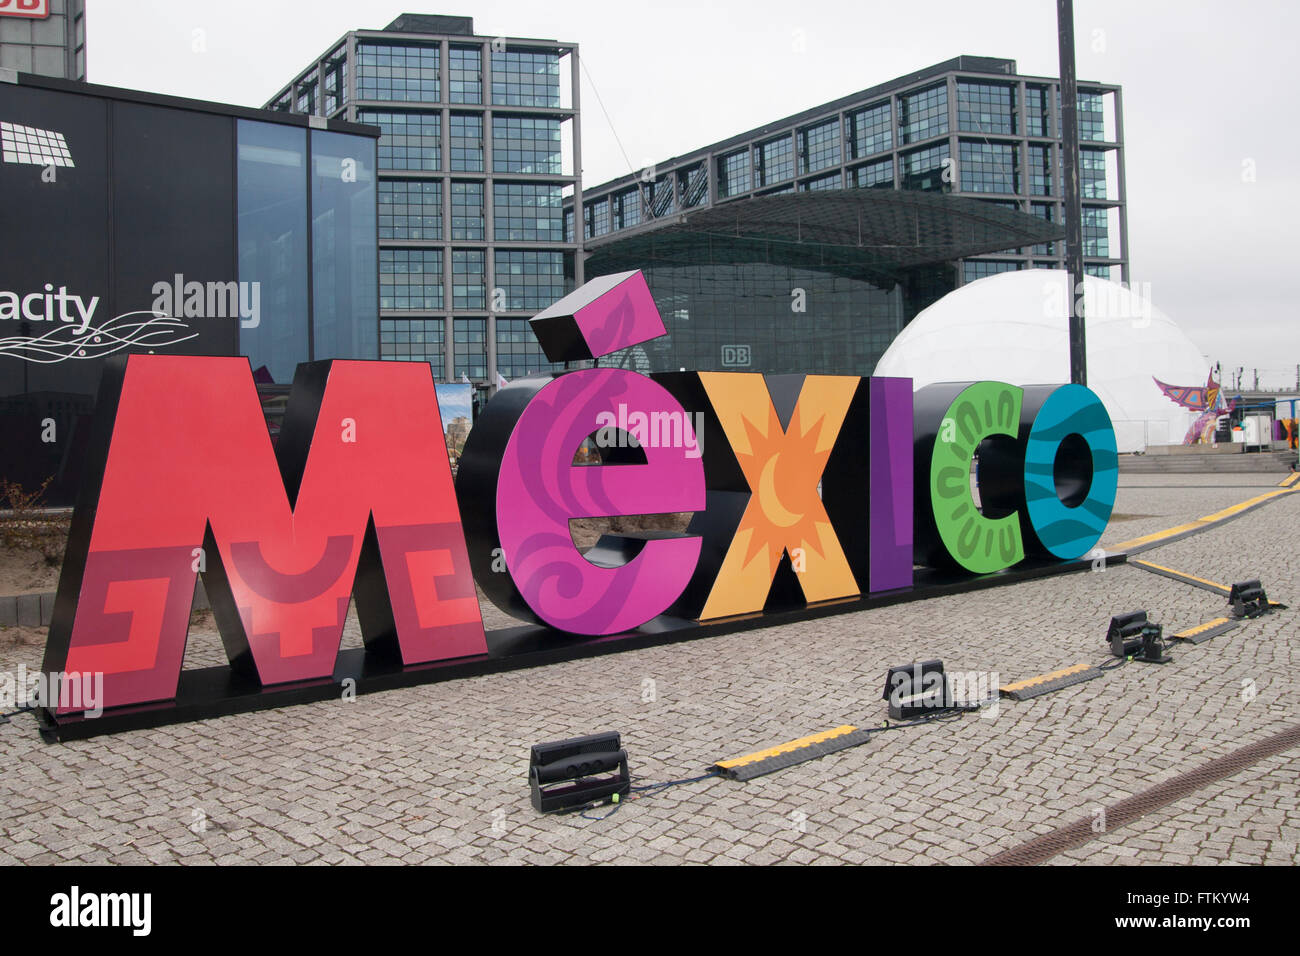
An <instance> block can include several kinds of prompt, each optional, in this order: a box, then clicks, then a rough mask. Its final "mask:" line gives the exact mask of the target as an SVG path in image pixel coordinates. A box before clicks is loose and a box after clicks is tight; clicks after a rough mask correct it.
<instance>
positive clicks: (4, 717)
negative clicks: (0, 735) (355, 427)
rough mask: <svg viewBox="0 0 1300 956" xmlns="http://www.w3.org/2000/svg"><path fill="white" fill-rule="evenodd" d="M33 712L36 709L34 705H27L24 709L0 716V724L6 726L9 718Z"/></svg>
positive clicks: (20, 708)
mask: <svg viewBox="0 0 1300 956" xmlns="http://www.w3.org/2000/svg"><path fill="white" fill-rule="evenodd" d="M35 710H36V707H35V706H34V705H32V704H28V705H26V706H25V707H19V708H18V709H17V710H11V711H9V713H7V714H0V724H7V723H9V718H11V717H17V716H18V715H19V714H30V713H32V712H34V711H35Z"/></svg>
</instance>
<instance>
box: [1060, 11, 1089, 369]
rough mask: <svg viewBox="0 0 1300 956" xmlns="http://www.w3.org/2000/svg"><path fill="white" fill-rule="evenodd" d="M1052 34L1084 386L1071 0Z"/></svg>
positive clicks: (1075, 343)
mask: <svg viewBox="0 0 1300 956" xmlns="http://www.w3.org/2000/svg"><path fill="white" fill-rule="evenodd" d="M1056 34H1057V45H1058V48H1059V51H1060V57H1061V127H1062V129H1061V152H1062V153H1063V154H1064V155H1063V156H1062V157H1061V165H1062V172H1063V174H1064V177H1065V196H1064V197H1063V198H1064V200H1065V268H1066V271H1067V272H1069V274H1070V291H1069V295H1068V296H1066V298H1067V300H1068V305H1067V308H1068V309H1069V312H1068V313H1067V314H1068V315H1069V321H1070V381H1071V382H1072V383H1074V384H1075V385H1087V384H1088V343H1087V335H1086V332H1085V329H1084V307H1083V206H1082V203H1081V202H1080V197H1079V117H1078V103H1077V100H1078V95H1079V91H1078V86H1077V84H1076V83H1075V76H1074V0H1056Z"/></svg>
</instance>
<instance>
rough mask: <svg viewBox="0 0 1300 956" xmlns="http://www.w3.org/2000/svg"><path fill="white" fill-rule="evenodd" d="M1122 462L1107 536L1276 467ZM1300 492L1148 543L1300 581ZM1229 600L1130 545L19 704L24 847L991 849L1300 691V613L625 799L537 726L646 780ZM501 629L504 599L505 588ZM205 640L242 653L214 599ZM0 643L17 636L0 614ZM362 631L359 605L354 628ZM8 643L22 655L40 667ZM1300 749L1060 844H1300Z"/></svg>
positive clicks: (1165, 555) (16, 850) (724, 856)
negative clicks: (296, 671) (38, 725)
mask: <svg viewBox="0 0 1300 956" xmlns="http://www.w3.org/2000/svg"><path fill="white" fill-rule="evenodd" d="M1223 477H1224V479H1225V481H1227V482H1228V483H1229V484H1227V485H1218V484H1216V476H1199V475H1174V476H1163V475H1160V476H1148V475H1143V476H1121V485H1122V488H1121V494H1120V497H1119V502H1118V505H1117V509H1116V510H1117V511H1118V512H1119V513H1120V514H1121V515H1125V516H1127V515H1148V516H1150V517H1147V518H1125V519H1124V520H1120V521H1117V522H1116V523H1115V525H1114V526H1113V527H1112V529H1111V530H1110V531H1109V532H1108V534H1107V537H1106V541H1107V542H1109V543H1113V542H1115V541H1119V540H1124V539H1126V538H1130V537H1134V536H1136V535H1138V534H1144V533H1148V532H1150V531H1154V530H1159V529H1160V528H1163V527H1168V526H1170V525H1173V524H1177V523H1180V522H1182V521H1185V520H1187V519H1190V518H1194V517H1198V516H1200V515H1203V514H1207V513H1209V512H1211V511H1214V510H1216V509H1218V508H1222V507H1224V506H1226V505H1229V504H1232V503H1235V502H1237V501H1242V500H1245V499H1246V498H1250V497H1253V496H1254V495H1256V494H1259V493H1261V492H1262V491H1265V490H1268V489H1269V488H1272V487H1274V486H1275V484H1276V481H1277V478H1278V476H1253V475H1245V476H1242V475H1229V476H1223ZM1297 527H1300V494H1293V495H1288V496H1285V497H1283V498H1282V499H1281V500H1279V501H1275V502H1272V503H1270V504H1268V505H1266V506H1264V507H1263V508H1261V509H1258V510H1256V511H1254V512H1251V513H1249V514H1247V515H1244V516H1243V517H1240V518H1238V519H1236V520H1234V521H1231V522H1228V523H1226V524H1223V525H1222V526H1219V527H1216V528H1214V529H1213V530H1210V531H1207V532H1205V533H1203V534H1200V535H1196V536H1194V537H1191V538H1188V539H1185V540H1183V541H1179V542H1177V543H1174V544H1171V545H1168V546H1165V547H1162V548H1160V549H1158V550H1156V551H1153V552H1151V555H1150V556H1151V557H1152V558H1153V559H1154V560H1158V561H1159V562H1160V563H1162V564H1166V565H1169V566H1171V567H1174V568H1178V569H1180V570H1186V571H1188V572H1191V573H1194V574H1197V575H1199V576H1202V577H1206V578H1211V579H1214V580H1217V581H1223V582H1232V581H1236V580H1242V579H1245V578H1249V577H1256V576H1258V577H1261V578H1262V579H1263V581H1264V583H1265V586H1266V587H1267V588H1268V592H1269V594H1270V596H1272V597H1273V598H1275V599H1276V600H1281V601H1284V602H1287V603H1290V604H1293V605H1300V558H1297V556H1296V549H1295V546H1294V540H1295V539H1294V529H1295V528H1297ZM1224 607H1225V603H1224V601H1223V600H1222V599H1221V598H1219V597H1218V596H1217V595H1215V594H1212V593H1210V592H1207V591H1204V590H1198V589H1196V588H1192V587H1189V586H1186V585H1184V584H1180V583H1178V582H1175V581H1172V580H1169V579H1166V578H1162V577H1159V576H1156V575H1153V574H1150V573H1148V572H1145V571H1142V570H1140V569H1138V568H1136V567H1128V566H1122V565H1118V566H1117V565H1110V566H1108V567H1106V568H1105V569H1104V570H1101V571H1098V572H1092V573H1080V574H1074V575H1067V576H1062V577H1057V578H1052V579H1047V580H1039V581H1034V582H1029V583H1024V584H1020V585H1015V586H1012V587H1006V588H998V589H993V590H987V591H982V592H975V593H972V594H966V595H960V596H954V597H947V598H940V599H935V600H930V601H925V602H918V603H913V604H904V605H899V606H896V607H891V608H886V609H880V610H873V611H867V612H860V613H853V614H845V615H840V616H837V617H832V618H825V619H822V620H818V621H810V622H807V623H801V624H793V625H787V626H783V627H774V628H768V629H763V630H757V631H750V632H747V633H740V634H731V635H724V636H719V637H710V638H707V639H702V640H697V641H691V642H685V643H680V644H675V645H668V646H664V647H657V648H651V649H647V650H641V651H631V652H625V653H620V654H614V655H611V656H606V657H600V658H592V659H586V660H579V661H573V662H569V663H565V664H557V665H551V666H548V667H543V668H535V669H531V670H524V671H515V672H511V673H504V674H496V675H491V676H486V677H480V678H473V679H467V680H461V681H454V682H448V683H443V684H434V685H427V686H423V687H418V688H412V689H407V690H400V691H391V692H387V693H381V694H374V695H363V696H361V697H359V698H357V699H356V700H355V701H353V702H344V701H339V702H333V703H319V704H311V705H304V706H298V707H292V708H285V709H280V710H272V711H266V712H261V713H254V714H245V715H238V716H234V717H227V718H222V719H218V720H209V721H202V722H197V723H191V724H182V725H178V726H174V727H166V728H160V729H157V730H150V731H140V732H132V733H124V734H120V735H116V736H108V737H101V738H97V739H93V740H88V741H79V742H74V743H70V744H63V745H46V744H43V743H41V742H40V741H39V738H38V737H37V734H36V732H35V727H34V721H33V720H32V718H31V717H29V716H20V717H17V718H15V719H14V721H13V722H12V723H10V724H8V725H5V726H0V754H2V755H3V758H4V761H3V772H2V773H0V863H14V862H27V863H61V862H78V863H96V862H108V861H113V862H122V863H143V862H158V863H162V862H183V863H211V862H217V863H265V862H285V861H290V860H292V861H297V862H302V863H307V862H326V863H358V862H360V863H377V862H406V863H423V862H446V863H463V862H484V863H497V862H518V863H556V862H619V863H626V862H644V863H683V862H689V863H709V862H718V863H728V862H741V861H743V862H749V863H777V862H792V863H833V862H843V863H888V862H897V863H909V862H933V863H976V862H979V861H981V860H984V859H986V858H988V857H989V856H991V855H992V854H994V853H996V852H999V851H1001V850H1005V849H1008V848H1010V847H1013V846H1016V845H1018V844H1020V843H1022V842H1024V841H1025V840H1027V839H1029V838H1031V837H1033V836H1035V835H1037V834H1040V833H1045V832H1048V831H1050V830H1053V829H1055V828H1056V827H1058V826H1061V825H1063V824H1065V823H1069V822H1071V821H1074V820H1077V819H1079V818H1081V817H1086V816H1089V815H1093V814H1095V813H1096V810H1097V808H1099V807H1104V806H1105V805H1107V804H1109V803H1112V802H1114V801H1116V800H1118V799H1121V798H1123V797H1127V796H1130V795H1133V794H1136V793H1139V792H1141V791H1143V790H1145V789H1147V788H1148V787H1151V786H1152V785H1154V784H1156V783H1158V782H1160V781H1163V780H1165V779H1168V778H1169V777H1172V776H1175V775H1178V774H1181V773H1184V772H1186V771H1187V770H1189V769H1192V768H1194V767H1196V766H1198V765H1200V764H1202V763H1203V762H1205V761H1207V760H1210V759H1212V758H1214V757H1218V756H1221V755H1223V754H1226V753H1229V752H1231V751H1233V750H1235V749H1237V748H1239V747H1241V746H1243V745H1245V744H1248V743H1251V742H1254V741H1256V740H1260V739H1262V738H1264V737H1267V736H1270V735H1272V734H1274V733H1276V732H1278V731H1279V730H1281V729H1282V728H1284V727H1287V726H1290V725H1292V724H1294V723H1296V722H1297V720H1298V719H1300V718H1298V717H1297V714H1300V707H1298V705H1300V681H1298V680H1297V677H1300V637H1298V636H1297V627H1296V623H1295V622H1296V620H1297V614H1298V613H1300V612H1297V611H1288V612H1282V613H1278V614H1274V615H1271V616H1269V617H1266V618H1262V619H1259V620H1256V621H1251V622H1249V623H1247V624H1246V625H1244V626H1243V627H1241V628H1239V629H1238V630H1236V631H1234V632H1232V633H1230V634H1227V635H1224V636H1222V637H1219V638H1216V639H1214V640H1212V641H1210V642H1208V643H1206V644H1202V645H1200V646H1189V647H1176V648H1174V650H1173V654H1174V656H1175V658H1176V660H1175V661H1174V663H1172V664H1169V665H1166V666H1163V667H1159V666H1152V665H1141V664H1130V665H1127V666H1125V667H1123V668H1120V669H1118V670H1116V671H1113V672H1111V673H1108V674H1107V675H1105V676H1104V677H1102V678H1100V679H1098V680H1094V681H1091V682H1089V683H1086V684H1082V685H1078V686H1076V687H1072V688H1069V689H1067V690H1065V691H1063V692H1060V693H1057V694H1053V695H1050V696H1046V697H1042V698H1039V699H1037V700H1033V701H1028V702H1023V703H1012V702H1003V703H1002V704H1000V705H999V706H998V708H997V709H996V712H995V713H993V714H991V715H989V716H975V715H970V716H966V717H963V718H961V719H959V720H954V721H946V722H938V723H934V724H930V725H926V726H921V727H915V728H907V729H903V730H900V731H897V732H891V733H885V734H880V735H878V736H876V737H875V738H873V740H872V741H871V742H869V743H867V744H865V745H863V746H861V747H858V748H855V749H853V750H848V751H844V752H841V753H839V754H835V755H832V756H830V757H827V758H824V759H822V760H819V761H814V762H811V763H806V764H802V765H799V766H796V767H793V768H791V769H788V770H785V771H782V772H780V773H778V774H774V775H771V776H768V777H763V778H760V779H758V780H754V781H751V782H749V783H744V784H741V783H733V782H730V781H725V780H710V781H706V782H703V783H698V784H693V785H687V786H682V787H678V788H675V789H672V790H669V791H666V792H664V793H662V794H661V795H658V796H655V797H653V798H649V799H643V800H637V801H631V802H629V803H628V804H627V805H626V806H624V807H622V808H621V809H620V810H619V812H618V813H617V814H615V815H614V816H612V817H610V818H608V819H605V820H602V821H592V820H584V819H582V818H580V817H574V816H565V817H541V816H539V815H537V814H535V813H534V812H533V811H532V809H531V807H530V806H529V803H528V792H527V781H526V767H527V754H528V748H529V746H530V745H531V744H533V743H536V742H540V741H545V740H555V739H560V738H564V737H570V736H574V735H577V734H584V733H591V732H594V731H598V730H604V729H614V730H619V731H621V732H622V733H623V740H624V745H625V746H626V747H627V749H628V751H629V754H630V760H631V764H632V769H633V772H634V774H635V775H636V776H637V777H638V778H639V780H640V781H641V782H657V781H665V780H670V779H674V778H679V777H685V776H691V775H695V774H698V773H700V772H701V771H702V770H703V769H704V768H705V767H706V766H707V765H708V764H710V763H711V762H713V761H715V760H718V759H722V758H725V757H729V756H736V755H739V754H744V753H747V752H750V751H753V750H757V749H760V748H764V747H769V746H772V745H774V744H778V743H781V742H783V741H786V740H790V739H793V738H795V737H799V736H803V735H806V734H811V733H815V732H817V731H820V730H825V729H828V728H830V727H834V726H837V725H839V724H843V723H858V724H860V725H870V724H875V723H877V722H879V721H880V720H881V718H883V716H884V714H883V703H882V702H881V700H880V688H881V685H882V683H883V676H884V672H885V670H886V669H887V668H888V667H889V666H890V665H893V664H899V663H905V662H908V661H911V660H913V659H925V658H932V657H939V658H942V659H943V660H944V661H945V662H946V664H947V667H948V669H949V671H967V672H984V673H988V674H990V675H991V674H992V673H993V672H996V675H997V677H996V678H991V677H990V682H991V683H997V682H1001V683H1006V682H1008V681H1010V680H1016V679H1020V678H1024V677H1028V676H1032V675H1035V674H1039V673H1043V672H1046V671H1049V670H1053V669H1056V668H1059V667H1063V666H1066V665H1070V664H1075V663H1077V662H1080V661H1097V662H1100V661H1102V660H1104V659H1105V657H1106V652H1105V648H1104V645H1103V637H1104V633H1105V628H1106V624H1107V622H1108V620H1109V618H1110V616H1111V614H1112V613H1115V612H1121V611H1128V610H1133V609H1137V608H1145V609H1148V610H1149V611H1150V612H1151V614H1152V616H1153V617H1155V618H1157V619H1159V620H1160V621H1162V622H1163V623H1165V624H1166V625H1167V626H1168V627H1167V630H1173V629H1177V628H1180V627H1183V626H1187V625H1191V624H1195V623H1199V622H1201V621H1204V620H1208V619H1209V618H1211V617H1214V616H1218V615H1219V614H1221V613H1222V612H1223V610H1224ZM488 617H489V625H490V626H499V625H500V623H502V621H501V618H500V616H499V615H498V614H497V613H496V612H495V611H492V612H491V614H489V615H488ZM197 630H199V631H200V632H199V633H195V634H193V635H192V636H191V641H190V648H189V650H188V653H187V665H188V666H195V665H202V664H206V663H214V662H217V661H219V660H222V654H221V650H220V644H219V642H218V639H217V638H216V636H215V633H214V632H212V630H211V625H210V624H209V625H208V626H207V627H206V628H200V629H197ZM0 639H3V632H0ZM356 640H357V636H356V632H355V628H352V629H350V633H349V636H348V638H347V642H348V643H355V642H356ZM40 656H41V649H40V648H39V647H36V646H12V645H9V644H5V645H2V646H0V670H12V669H14V668H16V667H17V666H18V664H19V663H23V664H25V665H26V666H27V667H29V668H32V667H36V666H37V665H38V664H39V661H40ZM1298 775H1300V753H1298V752H1296V751H1289V752H1286V753H1282V754H1279V755H1277V756H1275V757H1270V758H1267V759H1265V760H1262V761H1260V762H1259V763H1257V764H1256V765H1254V766H1252V767H1250V768H1249V769H1247V770H1244V771H1242V772H1241V773H1239V774H1237V775H1235V776H1233V777H1229V778H1227V779H1224V780H1221V781H1219V782H1217V783H1215V784H1212V785H1210V786H1207V787H1205V788H1203V789H1202V790H1199V791H1197V792H1196V793H1194V794H1192V795H1191V796H1189V797H1187V798H1186V799H1184V800H1180V801H1177V802H1175V803H1173V804H1170V805H1168V806H1166V807H1164V808H1160V809H1158V810H1156V811H1154V812H1152V813H1150V814H1148V815H1147V816H1146V817H1144V818H1142V819H1141V820H1138V821H1137V822H1135V823H1133V824H1130V825H1129V826H1127V827H1123V828H1119V829H1116V830H1114V831H1113V832H1102V833H1099V834H1098V837H1097V838H1096V839H1095V840H1093V841H1091V842H1089V843H1087V844H1085V845H1083V846H1080V847H1078V848H1076V849H1073V850H1070V851H1068V852H1066V853H1064V854H1062V855H1060V856H1058V857H1056V858H1055V860H1054V861H1053V862H1055V863H1059V864H1069V863H1078V862H1083V863H1217V862H1225V861H1226V862H1232V863H1261V862H1264V863H1294V862H1297V861H1300V853H1298V852H1297V842H1298V841H1300V800H1298V797H1297V779H1298Z"/></svg>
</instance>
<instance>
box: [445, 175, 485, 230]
mask: <svg viewBox="0 0 1300 956" xmlns="http://www.w3.org/2000/svg"><path fill="white" fill-rule="evenodd" d="M486 228H487V227H486V225H485V219H484V216H483V184H482V183H478V182H457V181H453V182H452V184H451V238H452V240H453V241H459V240H462V239H469V240H473V241H481V240H482V239H484V238H485V230H486Z"/></svg>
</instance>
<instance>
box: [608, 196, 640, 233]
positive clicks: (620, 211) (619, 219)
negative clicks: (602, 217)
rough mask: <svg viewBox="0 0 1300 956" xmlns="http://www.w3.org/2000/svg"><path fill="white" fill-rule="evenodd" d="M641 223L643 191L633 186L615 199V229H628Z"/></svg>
mask: <svg viewBox="0 0 1300 956" xmlns="http://www.w3.org/2000/svg"><path fill="white" fill-rule="evenodd" d="M640 221H641V189H640V187H638V186H633V187H632V188H631V189H628V190H626V191H625V192H621V193H619V194H618V195H617V196H615V197H614V228H615V229H626V228H628V227H629V226H635V225H636V224H637V223H639V222H640Z"/></svg>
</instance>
